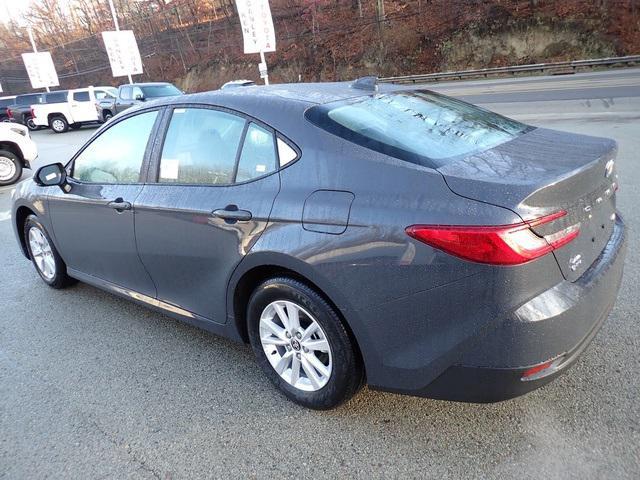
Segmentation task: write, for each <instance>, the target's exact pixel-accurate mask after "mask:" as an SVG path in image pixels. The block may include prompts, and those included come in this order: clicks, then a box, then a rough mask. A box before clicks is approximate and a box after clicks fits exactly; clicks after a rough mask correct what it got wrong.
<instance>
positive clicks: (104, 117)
mask: <svg viewBox="0 0 640 480" xmlns="http://www.w3.org/2000/svg"><path fill="white" fill-rule="evenodd" d="M112 118H113V113H111V112H110V111H109V110H107V111H105V112H102V121H103V122H104V123H107V122H108V121H109V120H111V119H112Z"/></svg>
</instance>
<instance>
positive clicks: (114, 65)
mask: <svg viewBox="0 0 640 480" xmlns="http://www.w3.org/2000/svg"><path fill="white" fill-rule="evenodd" d="M102 40H104V46H105V48H106V50H107V55H108V56H109V63H110V64H111V72H112V74H113V76H114V77H125V76H127V75H139V74H141V73H142V59H141V58H140V51H139V50H138V43H137V42H136V37H135V36H134V34H133V30H119V31H112V32H102Z"/></svg>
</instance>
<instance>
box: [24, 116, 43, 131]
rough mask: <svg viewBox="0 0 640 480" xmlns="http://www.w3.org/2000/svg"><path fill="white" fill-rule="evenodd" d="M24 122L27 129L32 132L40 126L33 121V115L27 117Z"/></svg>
mask: <svg viewBox="0 0 640 480" xmlns="http://www.w3.org/2000/svg"><path fill="white" fill-rule="evenodd" d="M25 124H26V125H27V128H28V129H29V130H31V131H32V132H34V131H36V130H38V129H39V128H40V127H39V126H38V125H36V124H35V122H34V121H33V117H28V118H26V119H25Z"/></svg>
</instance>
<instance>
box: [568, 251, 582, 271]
mask: <svg viewBox="0 0 640 480" xmlns="http://www.w3.org/2000/svg"><path fill="white" fill-rule="evenodd" d="M581 263H582V255H580V254H578V255H576V256H574V257H571V259H570V260H569V268H571V271H573V272H575V271H576V270H577V269H578V267H579V266H580V264H581Z"/></svg>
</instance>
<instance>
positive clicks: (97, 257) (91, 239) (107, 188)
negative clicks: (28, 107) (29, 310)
mask: <svg viewBox="0 0 640 480" xmlns="http://www.w3.org/2000/svg"><path fill="white" fill-rule="evenodd" d="M158 115H159V114H158V111H157V110H151V111H147V112H141V113H138V114H136V115H133V116H131V117H127V118H124V119H122V120H120V121H118V122H115V123H113V124H110V127H109V128H107V129H106V130H104V131H103V132H102V133H101V134H100V135H99V136H98V137H96V138H95V139H93V140H92V141H91V142H90V143H89V144H88V145H87V146H86V147H85V148H84V149H83V150H82V151H81V152H80V153H79V154H78V155H77V156H76V157H75V159H74V161H73V164H72V168H71V169H70V172H69V177H68V181H69V185H70V187H71V188H70V190H69V191H68V192H63V191H62V190H61V189H57V188H56V189H51V190H50V192H51V193H50V195H49V197H48V205H49V212H50V217H51V221H52V224H53V229H54V234H55V238H56V246H57V247H58V249H59V251H60V254H61V256H62V258H63V259H64V261H65V263H66V264H67V265H68V267H69V268H70V269H73V270H75V271H78V272H81V273H84V274H86V275H90V276H91V277H94V278H97V279H100V280H104V281H107V282H109V283H111V284H115V285H118V286H120V287H124V288H126V289H129V290H133V291H135V292H139V293H142V294H144V295H147V296H150V297H155V293H156V292H155V286H154V285H153V282H152V280H151V278H150V277H149V274H148V273H147V272H146V271H145V269H144V267H143V265H142V262H141V261H140V258H139V257H138V253H137V251H136V240H135V233H134V214H135V209H134V206H133V205H134V202H135V200H136V198H137V197H138V195H139V194H140V192H141V190H142V183H141V175H143V172H144V173H146V169H147V165H148V163H147V159H148V155H149V149H148V145H149V144H150V142H149V139H150V138H152V136H153V135H152V132H153V129H154V126H155V124H156V120H157V118H158Z"/></svg>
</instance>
